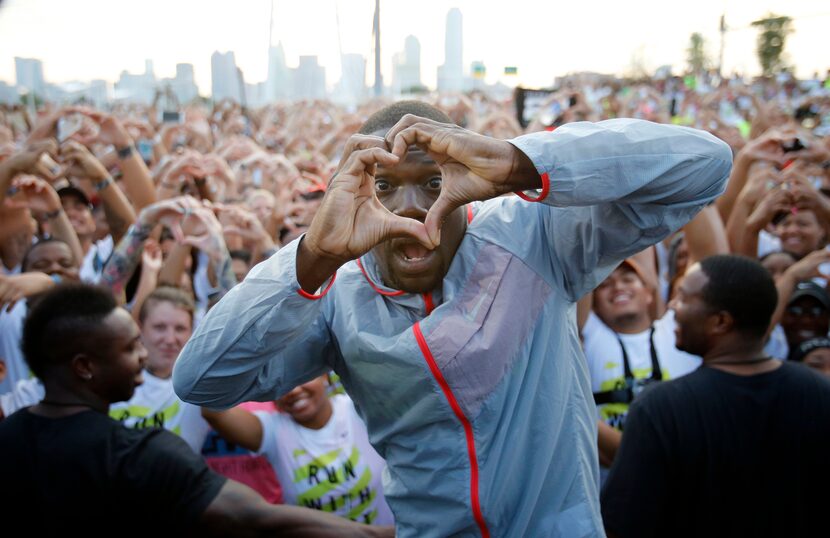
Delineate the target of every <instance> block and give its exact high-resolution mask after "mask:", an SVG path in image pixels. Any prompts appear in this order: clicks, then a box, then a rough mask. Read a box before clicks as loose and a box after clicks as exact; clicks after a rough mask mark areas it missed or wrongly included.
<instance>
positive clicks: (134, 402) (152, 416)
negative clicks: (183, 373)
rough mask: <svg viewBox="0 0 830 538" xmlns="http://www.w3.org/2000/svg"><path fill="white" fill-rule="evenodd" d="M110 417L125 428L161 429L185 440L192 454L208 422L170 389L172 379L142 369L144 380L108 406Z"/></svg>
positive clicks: (198, 448) (202, 438)
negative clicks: (126, 398) (129, 395)
mask: <svg viewBox="0 0 830 538" xmlns="http://www.w3.org/2000/svg"><path fill="white" fill-rule="evenodd" d="M110 416H111V417H112V418H114V419H116V420H119V421H121V422H123V423H124V425H125V426H127V427H129V428H153V427H159V428H165V429H167V430H170V431H171V432H173V433H175V434H176V435H178V436H179V437H181V438H182V439H184V440H185V442H187V444H188V445H190V448H192V449H193V450H194V452H196V453H201V451H202V445H203V444H205V438H206V437H207V434H208V431H210V425H209V424H208V423H207V421H206V420H205V419H204V418H202V410H201V408H199V406H196V405H193V404H189V403H187V402H183V401H181V400H180V399H179V397H178V396H176V393H175V392H174V391H173V378H172V377H168V378H167V379H162V378H160V377H156V376H154V375H153V374H151V373H150V372H148V371H147V370H144V383H142V384H141V385H139V386H138V387H137V388H136V390H135V394H133V397H132V398H130V400H129V401H126V402H118V403H114V404H112V405H111V406H110Z"/></svg>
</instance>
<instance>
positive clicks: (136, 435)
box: [0, 284, 394, 538]
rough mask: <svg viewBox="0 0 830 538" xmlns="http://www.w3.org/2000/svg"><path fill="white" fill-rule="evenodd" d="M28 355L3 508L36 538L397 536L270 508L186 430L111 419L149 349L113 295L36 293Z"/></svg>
mask: <svg viewBox="0 0 830 538" xmlns="http://www.w3.org/2000/svg"><path fill="white" fill-rule="evenodd" d="M22 347H23V353H24V355H25V356H26V360H27V362H28V364H29V367H30V368H31V370H32V371H33V372H34V373H35V374H36V375H37V376H38V377H39V378H40V379H41V380H42V381H43V385H44V387H45V389H46V395H45V397H44V398H43V400H42V401H41V402H40V403H38V404H37V405H35V406H32V407H29V408H24V409H21V410H20V411H18V412H16V413H14V414H12V415H11V416H9V417H8V418H6V419H5V420H4V421H2V422H0V477H2V478H0V506H2V507H3V512H4V514H7V516H8V517H6V518H4V519H5V521H6V523H7V524H10V523H9V522H10V521H11V520H12V518H15V519H17V520H18V521H19V523H18V524H19V525H23V526H24V528H25V529H26V533H27V534H31V535H32V536H42V535H47V536H52V535H57V534H58V533H60V534H65V533H66V532H67V531H69V532H70V534H71V531H82V532H83V533H84V535H93V536H97V535H129V536H139V535H140V536H143V537H144V538H147V537H148V536H149V535H150V534H149V533H157V534H161V535H166V534H168V533H170V532H178V531H196V532H198V533H199V534H200V535H233V536H238V535H243V534H244V535H247V534H250V533H262V532H268V531H270V532H272V533H274V534H276V533H281V534H280V535H281V536H393V535H394V529H393V528H391V527H388V528H380V527H370V526H367V525H360V524H358V523H354V522H351V521H348V520H345V519H342V518H338V517H335V516H333V515H330V514H326V513H323V512H319V511H315V510H308V509H304V508H300V507H293V506H274V505H270V504H267V503H266V502H265V501H264V500H263V499H262V498H261V497H260V496H259V495H258V494H257V493H256V492H254V491H253V490H252V489H250V488H248V487H247V486H244V485H242V484H240V483H238V482H234V481H232V480H227V479H225V478H224V477H221V476H220V475H217V474H215V473H214V472H212V471H211V470H210V469H208V467H207V466H206V465H205V463H204V461H203V460H202V458H201V457H200V456H199V455H197V454H195V453H194V452H193V451H192V450H190V448H189V447H188V446H187V444H186V443H185V442H184V441H182V440H181V439H180V438H179V437H178V436H176V435H174V434H172V433H170V432H168V431H166V430H162V429H155V428H153V429H139V430H134V429H128V428H126V427H124V426H123V425H122V424H120V423H119V422H117V421H115V420H112V419H111V418H109V416H108V415H107V412H108V409H109V405H110V403H112V402H117V401H122V400H127V399H129V398H130V396H132V393H133V391H134V390H135V387H136V386H138V385H139V384H140V383H141V381H142V369H143V366H144V361H145V360H146V357H147V351H146V350H145V349H144V347H143V346H142V344H141V341H140V339H139V330H138V327H137V326H136V324H135V323H134V322H133V320H132V318H131V317H130V314H129V313H127V311H126V310H124V309H122V308H119V307H118V306H117V304H116V302H115V300H114V299H113V297H112V295H111V293H110V292H109V291H107V290H104V289H102V288H96V287H94V286H90V285H86V284H72V285H62V286H58V287H57V288H55V289H53V290H52V291H50V292H48V293H46V294H45V295H44V296H43V297H42V298H40V299H39V300H37V301H36V302H35V303H34V305H33V307H32V308H31V310H30V311H29V315H28V317H27V318H26V321H25V323H24V327H23V340H22Z"/></svg>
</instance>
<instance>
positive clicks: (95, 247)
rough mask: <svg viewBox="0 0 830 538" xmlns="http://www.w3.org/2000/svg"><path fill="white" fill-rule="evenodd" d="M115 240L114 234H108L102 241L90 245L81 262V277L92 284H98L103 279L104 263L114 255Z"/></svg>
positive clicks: (79, 274)
mask: <svg viewBox="0 0 830 538" xmlns="http://www.w3.org/2000/svg"><path fill="white" fill-rule="evenodd" d="M112 249H113V241H112V236H111V235H108V236H106V237H105V238H103V239H101V240H100V241H96V242H94V243H92V246H91V247H89V251H87V253H86V256H84V261H83V263H82V264H81V270H80V272H79V273H78V276H79V277H80V279H81V280H82V281H84V282H89V283H90V284H97V283H98V282H99V280H100V279H101V272H102V270H103V269H104V264H106V263H107V260H109V259H110V256H111V255H112Z"/></svg>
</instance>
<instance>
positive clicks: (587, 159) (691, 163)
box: [511, 119, 732, 300]
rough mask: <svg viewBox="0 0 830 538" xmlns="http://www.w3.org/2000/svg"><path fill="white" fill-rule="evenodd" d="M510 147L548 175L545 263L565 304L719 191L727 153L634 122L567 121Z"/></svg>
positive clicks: (702, 138) (711, 140)
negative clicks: (559, 284) (556, 277)
mask: <svg viewBox="0 0 830 538" xmlns="http://www.w3.org/2000/svg"><path fill="white" fill-rule="evenodd" d="M511 143H512V144H513V145H515V146H516V147H517V148H518V149H519V150H521V151H522V152H524V153H525V154H526V155H527V156H528V157H529V158H530V159H531V160H532V161H533V163H534V165H535V166H536V169H537V171H538V172H539V174H540V175H542V174H547V176H548V178H549V190H548V193H547V195H546V197H545V198H544V199H542V200H539V201H540V202H541V203H540V204H538V206H540V207H538V208H537V210H538V211H539V212H540V214H541V216H542V219H543V224H542V226H543V228H544V235H545V241H546V242H547V243H548V245H549V253H548V254H549V256H550V257H549V261H550V262H551V263H552V264H553V265H554V268H553V270H554V272H555V273H557V274H559V275H560V276H561V278H562V286H563V287H564V288H565V290H566V292H567V293H568V296H569V297H570V298H571V299H572V300H577V299H578V298H579V297H581V296H582V295H583V294H584V293H585V292H587V291H588V290H591V289H593V288H594V287H595V286H596V285H597V284H598V283H599V282H601V281H602V279H604V278H605V276H606V275H607V274H608V273H610V271H612V270H613V269H614V267H616V265H617V264H618V263H619V262H620V261H621V260H623V259H624V258H626V257H628V256H631V255H632V254H635V253H637V252H639V251H641V250H643V249H644V248H646V247H648V246H650V245H653V244H654V243H656V242H658V241H660V240H661V239H663V238H665V237H666V236H668V235H669V234H670V233H672V232H674V231H675V230H677V229H679V228H681V227H682V226H683V225H684V224H686V223H687V222H688V221H689V220H691V219H692V217H694V215H695V214H697V212H698V211H700V210H701V209H702V208H703V207H704V206H706V205H707V204H708V203H710V202H712V201H713V200H714V199H715V198H717V197H718V196H719V195H720V194H721V193H722V192H723V190H724V189H725V188H726V182H727V180H728V178H729V172H730V170H731V168H732V152H731V150H730V149H729V146H728V145H727V144H726V143H724V142H723V141H721V140H719V139H717V138H715V137H714V136H712V135H710V134H709V133H706V132H704V131H699V130H696V129H690V128H687V127H678V126H673V125H661V124H656V123H651V122H648V121H642V120H634V119H617V120H608V121H603V122H598V123H587V122H580V123H573V124H568V125H565V126H562V127H560V128H559V129H557V130H556V131H554V132H544V133H534V134H530V135H525V136H522V137H519V138H516V139H514V140H511Z"/></svg>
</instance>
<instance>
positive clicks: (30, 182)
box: [13, 176, 61, 213]
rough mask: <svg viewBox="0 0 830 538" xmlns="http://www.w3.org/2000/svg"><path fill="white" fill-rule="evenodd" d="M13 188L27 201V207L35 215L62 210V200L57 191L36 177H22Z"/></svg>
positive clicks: (15, 181)
mask: <svg viewBox="0 0 830 538" xmlns="http://www.w3.org/2000/svg"><path fill="white" fill-rule="evenodd" d="M13 186H14V187H15V188H16V189H17V190H18V192H20V194H22V195H23V197H24V198H25V199H26V202H25V206H26V207H28V208H29V210H30V211H32V212H34V213H51V212H53V211H56V210H59V209H60V208H61V200H60V196H58V193H57V192H55V189H53V188H52V186H51V185H50V184H49V183H47V182H46V181H44V180H42V179H40V178H37V177H35V176H20V177H18V178H16V179H15V180H14V183H13Z"/></svg>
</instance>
